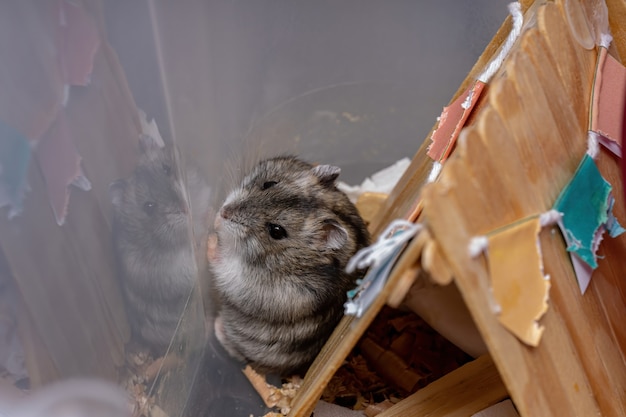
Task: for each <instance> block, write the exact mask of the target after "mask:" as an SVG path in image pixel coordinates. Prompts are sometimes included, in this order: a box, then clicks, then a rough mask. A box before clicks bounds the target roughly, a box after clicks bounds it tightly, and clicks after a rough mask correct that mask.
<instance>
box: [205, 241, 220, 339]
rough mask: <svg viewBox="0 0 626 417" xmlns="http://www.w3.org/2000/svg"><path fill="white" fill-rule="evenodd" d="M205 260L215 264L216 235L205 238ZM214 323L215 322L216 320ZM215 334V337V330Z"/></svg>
mask: <svg viewBox="0 0 626 417" xmlns="http://www.w3.org/2000/svg"><path fill="white" fill-rule="evenodd" d="M206 259H207V261H208V262H209V264H213V263H215V262H217V234H215V233H211V234H209V236H208V238H207V244H206ZM218 318H219V317H218ZM215 321H216V322H217V319H215ZM215 334H216V335H217V330H216V333H215Z"/></svg>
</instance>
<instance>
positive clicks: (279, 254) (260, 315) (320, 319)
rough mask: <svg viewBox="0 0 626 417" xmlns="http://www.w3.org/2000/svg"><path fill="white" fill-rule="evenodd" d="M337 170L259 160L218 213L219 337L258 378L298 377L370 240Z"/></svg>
mask: <svg viewBox="0 0 626 417" xmlns="http://www.w3.org/2000/svg"><path fill="white" fill-rule="evenodd" d="M339 173H340V169H339V168H337V167H334V166H330V165H317V166H314V165H312V164H309V163H307V162H304V161H302V160H300V159H297V158H295V157H290V156H284V157H275V158H271V159H267V160H264V161H261V162H260V163H259V164H258V165H257V166H256V167H255V168H254V169H253V170H252V171H251V172H250V173H249V175H247V176H246V177H245V178H244V180H243V182H242V183H241V184H240V186H239V187H238V188H236V189H234V190H233V191H232V192H231V193H230V194H229V195H228V196H227V198H226V200H225V201H224V204H223V205H222V207H221V209H220V211H219V213H218V214H217V217H216V232H217V246H216V248H215V256H214V258H213V259H212V261H211V267H212V270H213V273H214V274H213V275H214V277H213V278H214V281H215V282H214V290H215V291H216V292H217V297H216V298H217V299H218V300H219V302H220V305H219V307H218V313H217V318H216V320H215V334H216V336H217V338H218V340H219V341H220V342H221V344H222V345H223V346H224V348H225V349H226V350H227V351H228V353H229V354H230V355H231V356H233V357H235V358H237V359H239V360H242V361H245V362H247V363H249V364H250V365H252V366H253V367H254V368H255V369H256V370H257V371H258V372H261V373H271V374H278V375H283V376H285V375H293V374H302V373H304V372H305V371H306V369H307V368H308V367H309V365H310V364H311V362H312V361H313V359H314V358H315V357H316V355H317V354H318V352H319V351H320V349H321V348H322V346H323V345H324V343H325V342H326V340H327V339H328V337H329V336H330V334H331V333H332V331H333V330H334V328H335V327H336V325H337V323H338V322H339V320H340V319H341V317H342V315H343V304H344V303H345V301H346V291H348V290H349V289H351V288H353V287H354V285H355V281H356V279H357V278H358V276H357V275H356V274H352V275H350V274H348V273H346V272H345V267H346V264H347V262H348V260H349V259H350V258H351V257H352V255H353V254H354V253H356V252H357V251H358V250H359V249H361V248H363V247H365V246H367V245H368V244H369V239H370V237H369V234H368V232H367V228H366V226H365V223H364V221H363V220H362V219H361V217H360V216H359V214H358V212H357V210H356V208H355V206H354V205H353V204H352V203H351V202H350V201H349V200H348V197H347V196H346V195H345V194H344V193H342V192H341V191H339V190H338V189H337V188H336V186H335V180H336V178H337V177H338V175H339Z"/></svg>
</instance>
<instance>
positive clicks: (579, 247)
mask: <svg viewBox="0 0 626 417" xmlns="http://www.w3.org/2000/svg"><path fill="white" fill-rule="evenodd" d="M611 190H612V187H611V184H610V183H609V182H607V181H606V180H605V179H604V178H603V177H602V174H600V171H599V170H598V167H597V166H596V163H595V162H594V160H593V159H592V158H591V157H590V156H589V155H587V154H585V156H584V157H583V159H582V161H581V162H580V165H579V166H578V169H577V170H576V172H575V174H574V177H573V178H572V179H571V180H570V182H569V184H568V185H567V186H566V187H565V188H564V189H563V191H562V192H561V194H560V195H559V197H558V199H557V200H556V203H555V204H554V209H555V210H557V211H558V212H560V213H562V215H563V217H562V219H561V220H560V222H559V226H560V228H561V232H562V233H563V236H564V237H565V241H566V243H567V245H568V247H567V250H568V251H569V252H571V255H572V263H573V264H574V269H575V271H576V276H577V279H578V283H579V286H580V289H581V292H583V293H584V291H585V289H586V288H587V285H588V284H589V280H590V277H591V272H592V271H593V270H594V269H596V268H597V267H598V262H597V255H596V251H597V250H598V247H599V246H600V242H601V240H602V236H603V234H604V232H605V231H608V233H609V236H611V237H616V236H619V235H620V234H622V233H624V228H623V227H622V226H621V225H620V224H619V222H618V221H617V219H616V218H615V216H614V215H613V204H614V203H615V199H614V198H613V195H612V193H611ZM581 261H582V262H581Z"/></svg>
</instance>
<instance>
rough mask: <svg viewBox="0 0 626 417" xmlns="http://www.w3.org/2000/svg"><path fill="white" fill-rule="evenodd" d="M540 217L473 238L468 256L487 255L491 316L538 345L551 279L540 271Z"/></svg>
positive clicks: (526, 341)
mask: <svg viewBox="0 0 626 417" xmlns="http://www.w3.org/2000/svg"><path fill="white" fill-rule="evenodd" d="M541 226H542V224H541V221H540V217H539V216H534V217H531V218H528V219H524V220H521V221H519V222H517V223H514V224H512V225H510V226H507V227H504V228H502V229H499V230H497V231H494V232H493V233H490V234H489V235H487V236H484V237H480V238H475V239H474V240H473V243H472V245H476V242H480V243H479V246H480V247H479V248H478V250H476V248H471V255H472V256H477V255H478V254H479V253H480V252H483V251H484V252H485V253H486V258H487V265H488V268H489V275H490V277H491V290H492V294H493V298H494V306H493V310H494V313H496V314H497V316H498V321H499V322H500V323H501V324H502V325H503V326H504V327H505V328H506V329H507V330H508V331H510V332H511V333H512V334H514V335H515V336H516V337H517V338H518V339H519V340H521V341H522V342H524V343H525V344H527V345H529V346H537V345H539V342H540V340H541V335H542V334H543V330H544V328H543V326H541V325H539V323H538V320H539V319H540V318H541V317H542V316H543V314H544V313H545V312H546V311H547V309H548V293H549V290H550V277H549V276H547V275H545V274H544V272H543V261H542V257H541V245H540V243H539V238H538V234H539V232H540V231H541Z"/></svg>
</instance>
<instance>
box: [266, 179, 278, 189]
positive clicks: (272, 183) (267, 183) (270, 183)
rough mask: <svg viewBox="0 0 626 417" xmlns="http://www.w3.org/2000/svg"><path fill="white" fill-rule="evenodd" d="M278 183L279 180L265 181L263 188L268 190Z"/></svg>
mask: <svg viewBox="0 0 626 417" xmlns="http://www.w3.org/2000/svg"><path fill="white" fill-rule="evenodd" d="M276 184H278V182H276V181H265V182H264V183H263V189H264V190H267V189H268V188H271V187H273V186H275V185H276Z"/></svg>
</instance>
